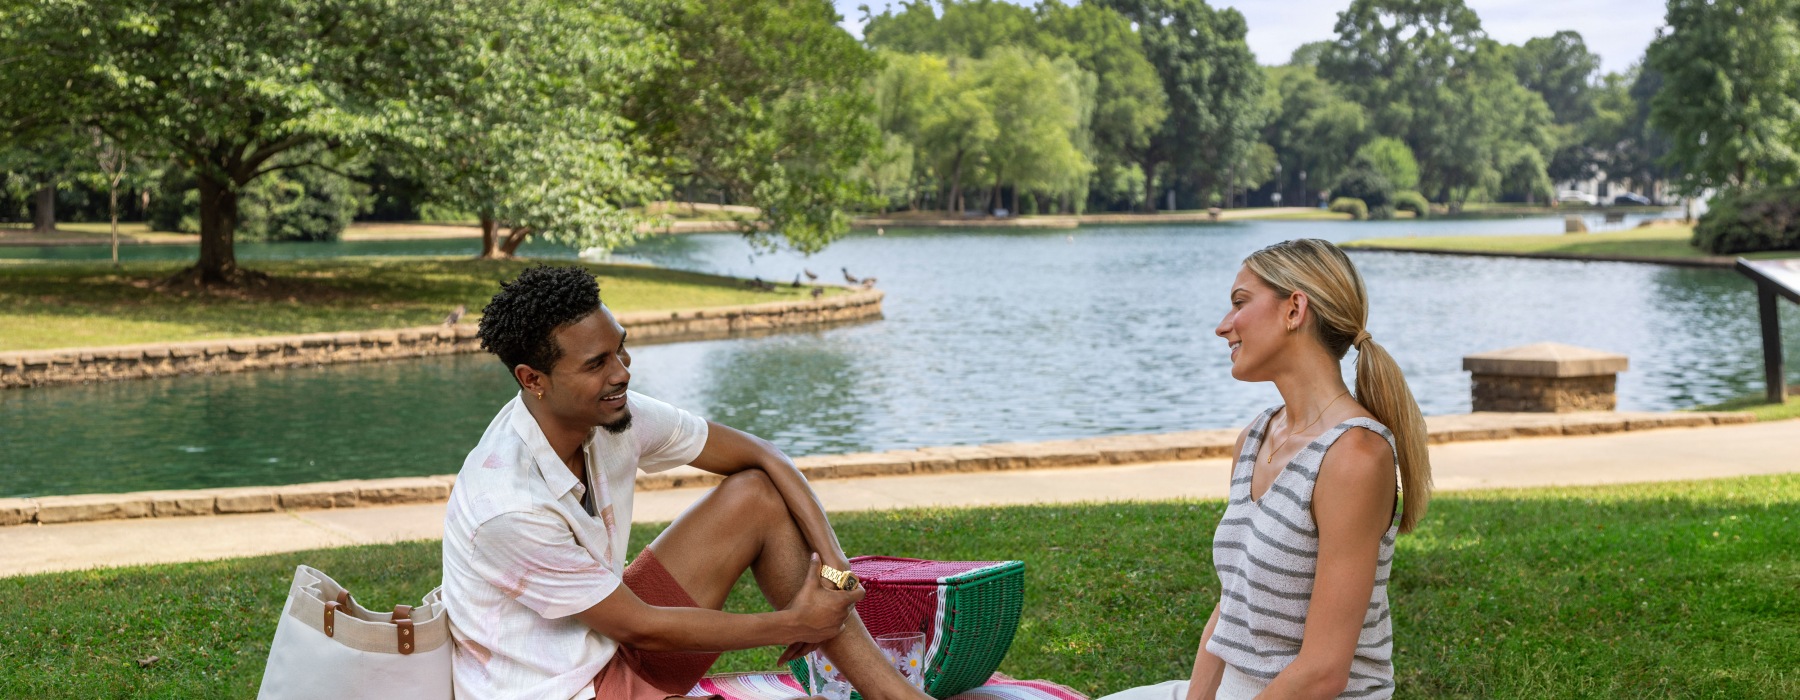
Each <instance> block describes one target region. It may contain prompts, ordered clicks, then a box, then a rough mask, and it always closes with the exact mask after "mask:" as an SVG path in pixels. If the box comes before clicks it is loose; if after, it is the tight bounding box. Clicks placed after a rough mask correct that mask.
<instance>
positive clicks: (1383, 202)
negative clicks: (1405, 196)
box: [1331, 161, 1394, 209]
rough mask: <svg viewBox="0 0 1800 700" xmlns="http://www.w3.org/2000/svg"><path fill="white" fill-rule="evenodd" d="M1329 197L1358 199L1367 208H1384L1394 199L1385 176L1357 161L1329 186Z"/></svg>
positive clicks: (1390, 185) (1392, 188)
mask: <svg viewBox="0 0 1800 700" xmlns="http://www.w3.org/2000/svg"><path fill="white" fill-rule="evenodd" d="M1331 196H1333V197H1349V198H1351V199H1360V200H1362V201H1363V203H1364V204H1367V205H1369V208H1371V209H1375V208H1379V207H1385V206H1387V205H1388V204H1389V203H1391V202H1392V200H1393V198H1394V186H1393V185H1392V184H1391V183H1389V182H1388V179H1387V177H1386V176H1384V175H1382V174H1381V173H1380V172H1379V171H1377V170H1375V169H1374V168H1372V167H1370V166H1369V164H1368V163H1367V162H1364V161H1358V162H1357V164H1356V165H1354V166H1351V168H1350V169H1349V170H1345V171H1344V174H1343V175H1339V176H1338V179H1337V182H1336V183H1334V184H1332V186H1331Z"/></svg>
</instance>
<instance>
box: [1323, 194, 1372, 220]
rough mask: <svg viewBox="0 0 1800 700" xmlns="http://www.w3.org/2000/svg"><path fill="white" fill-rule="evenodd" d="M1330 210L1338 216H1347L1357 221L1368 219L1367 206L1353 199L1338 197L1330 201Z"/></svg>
mask: <svg viewBox="0 0 1800 700" xmlns="http://www.w3.org/2000/svg"><path fill="white" fill-rule="evenodd" d="M1331 210H1332V211H1334V212H1337V213H1339V214H1349V215H1350V218H1352V219H1355V220H1357V221H1362V220H1363V219H1367V218H1369V205H1368V204H1366V203H1364V202H1363V201H1362V200H1360V199H1357V198H1355V197H1338V198H1337V199H1334V200H1331Z"/></svg>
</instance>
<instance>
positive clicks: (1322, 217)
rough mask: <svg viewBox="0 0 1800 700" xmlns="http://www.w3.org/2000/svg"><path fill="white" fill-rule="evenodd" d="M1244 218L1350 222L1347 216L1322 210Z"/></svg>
mask: <svg viewBox="0 0 1800 700" xmlns="http://www.w3.org/2000/svg"><path fill="white" fill-rule="evenodd" d="M1245 218H1246V219H1257V220H1260V221H1350V220H1351V219H1350V215H1349V214H1340V213H1338V212H1334V211H1327V210H1324V209H1311V210H1307V211H1297V212H1288V213H1285V214H1270V215H1268V216H1253V217H1245Z"/></svg>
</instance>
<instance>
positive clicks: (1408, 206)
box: [1394, 192, 1431, 219]
mask: <svg viewBox="0 0 1800 700" xmlns="http://www.w3.org/2000/svg"><path fill="white" fill-rule="evenodd" d="M1394 211H1410V212H1412V213H1413V216H1414V217H1415V218H1420V219H1423V218H1425V217H1428V216H1431V203H1430V202H1428V201H1426V199H1425V195H1422V194H1419V193H1417V192H1398V193H1395V194H1394Z"/></svg>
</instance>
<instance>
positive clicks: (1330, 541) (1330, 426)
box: [1114, 239, 1431, 700]
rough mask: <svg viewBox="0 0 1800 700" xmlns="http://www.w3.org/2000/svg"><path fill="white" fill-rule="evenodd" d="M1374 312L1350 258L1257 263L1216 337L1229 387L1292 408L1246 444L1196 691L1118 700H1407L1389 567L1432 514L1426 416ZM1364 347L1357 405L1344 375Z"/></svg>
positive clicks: (1276, 249)
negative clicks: (1263, 393)
mask: <svg viewBox="0 0 1800 700" xmlns="http://www.w3.org/2000/svg"><path fill="white" fill-rule="evenodd" d="M1368 316H1369V303H1368V294H1367V292H1366V290H1365V289H1364V287H1363V282H1362V277H1361V276H1359V275H1358V274H1357V272H1356V268H1355V266H1353V265H1351V264H1350V259H1349V258H1348V257H1347V256H1345V255H1344V252H1343V251H1341V250H1339V249H1338V248H1337V246H1334V245H1332V244H1330V243H1327V242H1325V241H1321V240H1313V239H1307V240H1297V241H1286V242H1283V243H1278V244H1276V245H1272V246H1269V247H1267V248H1264V249H1262V250H1259V251H1257V252H1256V253H1254V254H1252V255H1251V256H1250V257H1249V258H1247V259H1245V260H1244V266H1243V269H1241V270H1240V271H1239V272H1238V275H1237V279H1236V280H1235V281H1234V282H1233V284H1232V289H1231V310H1230V311H1229V312H1227V313H1226V314H1225V318H1224V320H1223V321H1221V322H1220V323H1219V327H1218V328H1217V329H1215V331H1214V332H1215V333H1217V334H1218V335H1219V337H1221V338H1224V339H1225V340H1226V342H1228V343H1230V347H1231V376H1232V377H1234V378H1236V379H1238V380H1240V381H1246V382H1270V381H1272V382H1274V383H1275V388H1276V390H1277V391H1280V392H1281V398H1282V405H1280V406H1276V407H1273V408H1270V409H1268V410H1266V411H1263V412H1262V414H1261V415H1259V416H1257V418H1256V420H1254V421H1252V422H1251V423H1250V425H1249V427H1247V428H1245V429H1244V431H1243V433H1241V434H1240V435H1239V436H1238V441H1237V450H1236V453H1237V463H1236V465H1235V466H1234V467H1233V468H1232V474H1231V501H1230V504H1229V505H1228V506H1227V507H1226V509H1225V515H1224V517H1223V518H1222V519H1221V520H1220V521H1219V527H1218V530H1217V531H1216V532H1215V533H1214V535H1213V567H1214V569H1216V570H1217V571H1218V574H1219V584H1220V588H1221V589H1222V590H1221V595H1220V597H1219V603H1218V605H1216V606H1215V607H1214V608H1213V611H1212V616H1211V618H1209V619H1208V620H1207V621H1206V630H1205V632H1203V633H1202V634H1201V636H1200V649H1199V652H1198V653H1197V654H1196V655H1195V658H1194V674H1193V679H1192V680H1191V681H1172V682H1169V683H1164V684H1161V685H1156V686H1146V687H1143V688H1137V689H1134V690H1130V691H1126V692H1125V693H1120V694H1117V695H1115V696H1114V697H1115V698H1117V697H1120V696H1127V695H1128V696H1129V697H1131V698H1133V700H1139V699H1140V698H1141V699H1143V700H1148V699H1149V698H1159V699H1162V700H1182V699H1183V698H1185V699H1186V700H1210V699H1211V698H1220V699H1222V700H1223V699H1234V700H1235V699H1236V698H1251V697H1260V698H1334V697H1335V698H1386V697H1389V696H1391V695H1393V693H1394V668H1393V663H1392V660H1393V650H1394V635H1393V627H1392V623H1391V618H1390V617H1389V610H1388V595H1387V585H1388V570H1389V566H1390V565H1391V564H1392V563H1393V559H1394V537H1395V535H1396V533H1397V532H1410V531H1411V530H1412V529H1413V527H1414V526H1415V525H1417V524H1418V522H1419V518H1420V516H1422V515H1424V513H1425V503H1426V501H1427V500H1428V499H1429V498H1430V493H1431V465H1430V463H1429V462H1428V461H1427V455H1426V451H1425V437H1426V436H1425V421H1424V419H1423V417H1421V416H1420V415H1419V406H1418V404H1417V403H1415V402H1414V401H1413V397H1412V392H1411V391H1409V390H1408V389H1407V387H1406V379H1405V378H1404V377H1402V376H1401V374H1400V368H1399V366H1398V365H1396V364H1395V363H1394V359H1393V358H1392V357H1390V356H1389V355H1388V354H1387V351H1386V350H1384V349H1383V348H1382V347H1381V346H1380V345H1378V344H1376V343H1375V341H1373V340H1371V339H1370V338H1369V332H1368V330H1367V329H1366V328H1367V325H1366V322H1367V319H1368ZM1353 347H1354V348H1356V350H1357V359H1356V393H1355V394H1354V395H1352V394H1351V393H1350V389H1349V388H1347V387H1346V386H1345V385H1344V379H1343V374H1342V371H1341V369H1340V367H1339V361H1340V360H1342V359H1343V357H1344V354H1345V353H1346V352H1348V351H1349V350H1350V349H1351V348H1353ZM1359 428H1360V430H1359ZM1390 430H1391V432H1390ZM1396 467H1398V475H1396V473H1395V472H1396ZM1396 486H1398V487H1399V488H1398V489H1396ZM1398 491H1403V492H1404V498H1403V497H1402V495H1401V493H1399V492H1398Z"/></svg>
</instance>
